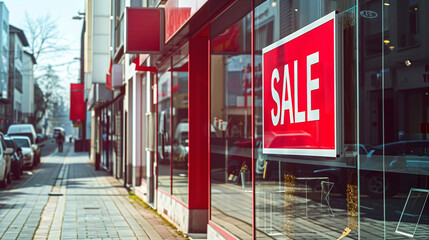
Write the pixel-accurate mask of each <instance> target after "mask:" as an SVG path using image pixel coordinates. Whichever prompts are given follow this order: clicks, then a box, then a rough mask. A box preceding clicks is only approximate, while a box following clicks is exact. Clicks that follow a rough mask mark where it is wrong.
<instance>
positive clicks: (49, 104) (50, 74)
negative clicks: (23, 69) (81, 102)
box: [33, 65, 64, 125]
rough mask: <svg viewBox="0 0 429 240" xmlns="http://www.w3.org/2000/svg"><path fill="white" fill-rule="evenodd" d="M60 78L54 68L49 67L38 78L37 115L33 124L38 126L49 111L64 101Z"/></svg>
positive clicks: (36, 91)
mask: <svg viewBox="0 0 429 240" xmlns="http://www.w3.org/2000/svg"><path fill="white" fill-rule="evenodd" d="M61 89H63V86H62V85H61V81H60V78H59V77H58V75H57V74H56V72H55V70H54V69H53V68H52V66H50V65H49V66H48V67H47V68H46V69H45V70H44V71H43V73H42V74H41V75H40V76H39V77H38V78H37V82H36V89H35V94H34V95H35V96H34V98H35V100H34V102H35V105H36V107H35V114H34V119H33V124H35V125H36V124H37V123H39V122H40V120H42V119H43V117H44V116H45V114H46V110H47V109H54V108H55V106H56V105H57V104H58V103H59V102H61V101H62V98H63V95H64V93H63V92H62V91H61Z"/></svg>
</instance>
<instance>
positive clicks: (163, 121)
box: [157, 61, 171, 194]
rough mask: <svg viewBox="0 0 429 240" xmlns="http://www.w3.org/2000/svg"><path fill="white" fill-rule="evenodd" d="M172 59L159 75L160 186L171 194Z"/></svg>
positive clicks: (158, 159) (158, 152)
mask: <svg viewBox="0 0 429 240" xmlns="http://www.w3.org/2000/svg"><path fill="white" fill-rule="evenodd" d="M169 70H170V61H167V63H165V64H164V66H162V68H161V69H160V70H159V75H158V84H157V85H158V127H157V128H158V151H157V154H158V158H157V161H158V188H159V189H160V190H162V191H164V192H165V193H168V194H171V163H170V159H171V125H170V119H171V118H170V112H171V102H170V101H171V71H169Z"/></svg>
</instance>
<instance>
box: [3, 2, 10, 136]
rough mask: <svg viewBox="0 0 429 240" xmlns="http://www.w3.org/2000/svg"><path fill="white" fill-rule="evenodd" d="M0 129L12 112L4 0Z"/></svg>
mask: <svg viewBox="0 0 429 240" xmlns="http://www.w3.org/2000/svg"><path fill="white" fill-rule="evenodd" d="M0 19H1V24H0V25H1V31H0V39H1V41H0V43H1V44H0V45H1V49H0V52H1V61H0V74H1V75H0V131H2V132H6V131H7V128H8V127H9V125H10V124H12V114H11V111H10V108H11V107H10V106H11V104H10V101H9V95H8V94H9V75H8V74H9V10H8V9H7V7H6V5H5V4H4V2H1V3H0Z"/></svg>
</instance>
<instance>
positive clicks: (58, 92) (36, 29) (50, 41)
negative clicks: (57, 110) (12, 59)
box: [25, 13, 68, 126]
mask: <svg viewBox="0 0 429 240" xmlns="http://www.w3.org/2000/svg"><path fill="white" fill-rule="evenodd" d="M25 31H26V35H27V38H28V42H29V45H30V46H29V47H28V50H29V51H30V52H31V53H32V54H33V56H34V58H35V59H36V61H37V63H38V64H37V65H36V66H35V69H34V70H35V78H34V79H35V82H36V84H35V85H36V87H35V96H34V98H35V99H34V102H35V106H36V107H35V112H34V117H33V121H32V123H33V125H35V126H37V124H38V123H39V122H40V120H42V119H43V117H44V116H45V114H46V111H47V110H48V109H51V110H52V109H53V107H54V106H55V105H56V104H57V102H59V101H60V100H61V98H63V97H64V95H65V94H64V87H63V86H62V85H61V82H60V78H59V76H58V74H57V73H56V71H55V69H54V66H52V65H44V64H43V63H42V59H43V60H46V59H47V58H48V57H50V56H51V55H54V54H55V55H57V56H58V53H59V52H62V51H66V50H67V49H68V47H67V46H66V45H64V44H61V43H60V42H61V41H60V40H61V39H62V37H61V34H60V31H59V29H58V25H57V20H56V19H53V18H52V17H51V15H49V14H47V15H43V16H39V17H37V18H31V17H29V16H28V14H27V13H26V16H25Z"/></svg>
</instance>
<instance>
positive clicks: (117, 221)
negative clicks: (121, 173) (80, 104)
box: [34, 151, 185, 239]
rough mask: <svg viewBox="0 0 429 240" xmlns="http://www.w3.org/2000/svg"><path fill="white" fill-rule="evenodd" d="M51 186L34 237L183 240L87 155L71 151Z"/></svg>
mask: <svg viewBox="0 0 429 240" xmlns="http://www.w3.org/2000/svg"><path fill="white" fill-rule="evenodd" d="M53 185H54V186H52V189H51V190H50V194H49V199H48V201H47V204H46V206H45V207H44V209H43V212H42V213H41V219H40V223H39V225H38V228H37V230H36V232H35V236H34V239H185V238H184V237H183V236H182V235H181V234H179V233H178V232H176V230H175V229H174V228H173V227H171V226H170V225H169V224H168V223H166V222H165V221H164V220H163V219H162V218H161V217H159V216H158V215H157V214H156V213H155V212H154V211H152V210H151V209H150V208H149V207H147V206H145V205H144V204H143V203H142V202H140V201H139V199H137V198H135V197H130V196H129V194H128V192H127V190H126V189H124V188H123V187H122V185H121V184H120V183H119V182H118V181H117V180H116V179H114V178H113V177H111V176H109V175H108V174H107V173H105V172H103V171H98V172H96V171H94V170H93V166H91V165H90V164H88V154H87V153H74V152H73V151H71V152H70V154H69V155H67V156H66V157H65V158H64V159H63V164H62V165H61V169H60V170H59V173H58V177H56V179H55V182H54V184H53ZM44 193H46V191H45V192H44Z"/></svg>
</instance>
